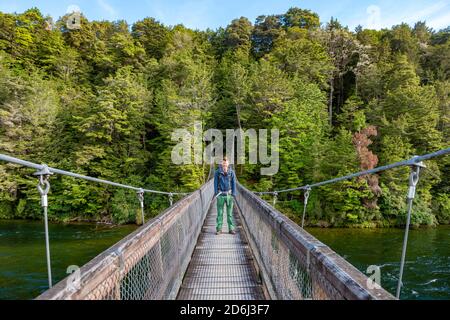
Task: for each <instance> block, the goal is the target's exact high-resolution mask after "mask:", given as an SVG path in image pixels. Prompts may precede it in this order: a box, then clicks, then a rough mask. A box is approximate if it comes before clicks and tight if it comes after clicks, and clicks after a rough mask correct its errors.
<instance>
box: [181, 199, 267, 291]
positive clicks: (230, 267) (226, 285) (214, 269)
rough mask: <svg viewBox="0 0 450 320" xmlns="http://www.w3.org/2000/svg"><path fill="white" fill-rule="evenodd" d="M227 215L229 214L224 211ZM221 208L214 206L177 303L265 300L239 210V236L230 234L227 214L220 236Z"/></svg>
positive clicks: (235, 220)
mask: <svg viewBox="0 0 450 320" xmlns="http://www.w3.org/2000/svg"><path fill="white" fill-rule="evenodd" d="M224 211H225V210H224ZM216 219H217V206H216V203H215V201H213V202H212V203H211V206H210V208H209V211H208V214H207V216H206V219H205V222H204V224H203V227H202V231H201V233H200V236H199V238H198V241H197V245H196V247H195V250H194V253H193V255H192V258H191V261H190V263H189V266H188V269H187V271H186V274H185V277H184V279H183V282H182V285H181V288H180V291H179V292H178V297H177V299H180V300H263V299H266V298H267V297H266V296H265V294H264V290H263V286H262V283H261V280H260V279H259V277H258V276H257V272H256V269H255V266H254V259H253V254H252V252H251V249H250V246H249V244H248V242H247V239H246V237H245V234H244V233H245V232H244V230H243V228H242V225H241V221H240V219H239V215H238V214H237V211H236V207H235V208H234V213H233V219H234V222H235V225H236V227H237V228H236V234H235V235H232V234H229V232H228V231H229V229H228V225H227V222H226V214H225V212H224V215H223V220H224V221H223V229H222V231H223V233H222V234H221V235H216Z"/></svg>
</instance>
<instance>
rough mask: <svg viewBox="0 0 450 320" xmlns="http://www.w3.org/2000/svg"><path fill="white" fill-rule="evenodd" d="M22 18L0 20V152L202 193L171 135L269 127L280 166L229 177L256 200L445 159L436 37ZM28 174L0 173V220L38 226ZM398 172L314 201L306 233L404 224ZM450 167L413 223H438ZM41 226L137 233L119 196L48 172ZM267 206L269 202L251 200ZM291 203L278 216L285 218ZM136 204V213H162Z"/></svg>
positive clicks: (291, 19)
mask: <svg viewBox="0 0 450 320" xmlns="http://www.w3.org/2000/svg"><path fill="white" fill-rule="evenodd" d="M47 18H48V17H44V16H43V15H42V14H41V12H40V11H39V10H38V9H36V8H32V9H29V10H27V11H25V12H23V13H17V14H6V13H0V152H1V153H5V154H9V155H12V156H16V157H19V158H22V159H25V160H30V161H34V162H40V163H47V164H49V165H51V166H55V167H59V168H62V169H65V170H70V171H74V172H77V173H80V174H87V175H91V176H94V177H99V178H104V179H109V180H113V181H116V182H119V183H127V184H132V185H136V186H142V187H147V188H150V189H160V190H166V191H191V190H195V189H196V188H198V187H199V186H200V185H201V184H203V183H204V182H205V179H206V177H207V173H208V167H207V166H206V165H198V164H191V165H182V166H178V165H174V164H173V163H172V161H171V151H172V148H173V146H174V145H175V143H176V142H175V141H172V140H171V134H172V132H173V131H174V130H175V129H181V128H184V129H186V130H187V132H189V133H191V134H192V133H193V123H194V122H196V121H198V122H201V123H202V125H203V129H204V130H206V129H208V128H219V129H227V128H242V129H244V130H245V129H250V128H252V129H256V130H257V129H272V128H274V129H275V128H276V129H279V130H280V138H281V139H280V146H279V151H280V168H279V172H278V174H277V175H275V176H261V175H260V170H259V169H260V167H261V165H259V164H257V165H255V164H244V165H240V166H238V168H237V173H238V176H239V180H240V182H242V183H243V184H245V185H247V186H249V187H250V188H251V189H254V190H275V189H284V188H290V187H296V186H300V185H305V184H311V183H313V182H317V181H321V180H325V179H330V178H334V177H338V176H341V175H345V174H349V173H352V172H356V171H359V170H365V169H372V168H374V167H375V166H379V165H386V164H389V163H392V162H396V161H400V160H404V159H408V158H410V157H412V156H414V155H417V154H425V153H428V152H433V151H436V150H439V149H442V148H446V147H448V141H449V133H450V129H449V128H450V126H449V121H450V120H449V119H450V113H449V112H450V111H449V110H450V108H449V106H450V94H449V93H450V80H449V74H450V67H449V61H450V57H449V53H450V50H449V46H450V32H449V28H446V29H443V30H440V31H434V30H432V29H430V28H429V27H427V25H426V23H424V22H421V21H419V22H417V23H416V24H415V25H414V26H413V27H411V26H409V25H408V24H405V23H403V24H400V25H396V26H393V27H392V28H390V29H383V30H380V31H377V30H368V29H363V28H362V27H358V28H357V29H356V30H355V31H354V32H353V31H350V30H349V29H348V28H347V27H345V26H343V25H341V24H340V22H339V21H338V20H336V19H331V20H330V21H328V22H327V23H325V24H321V22H320V18H319V16H318V15H317V14H316V13H314V12H312V11H309V10H305V9H301V8H291V9H289V10H288V11H287V12H286V13H284V14H273V15H265V16H259V17H257V19H256V21H255V22H254V23H252V22H251V21H249V20H248V19H247V18H245V17H240V18H238V19H234V20H232V21H231V22H230V24H229V25H228V26H226V27H224V28H219V29H217V30H206V31H199V30H191V29H188V28H186V27H184V26H183V25H177V26H173V27H168V26H165V25H164V24H162V23H160V22H158V21H157V20H155V19H153V18H145V19H143V20H141V21H137V22H136V23H134V24H133V25H132V26H129V25H128V24H127V23H126V22H125V21H116V22H110V21H89V20H88V19H87V18H86V17H84V16H82V17H81V29H79V30H71V29H68V28H67V26H66V21H67V19H68V18H69V16H68V15H66V16H63V17H62V18H60V20H59V21H57V23H56V27H55V28H53V29H52V28H49V25H48V23H47V21H46V20H47ZM31 173H32V171H30V170H28V169H26V168H22V167H19V166H16V165H11V164H4V163H3V164H0V218H3V219H11V218H33V219H39V218H41V210H40V208H39V196H38V193H37V190H36V186H35V185H36V181H35V178H33V177H32V175H31ZM408 173H409V172H408V168H402V169H397V170H389V171H386V172H383V173H380V174H379V175H375V176H374V175H372V176H365V177H360V178H358V179H353V180H349V181H345V182H341V183H338V184H333V185H327V186H323V187H321V188H318V189H314V190H313V191H312V193H311V197H310V202H309V205H308V214H307V223H308V224H310V225H320V226H360V227H373V226H392V225H402V224H404V223H405V217H406V201H405V196H406V192H407V184H408ZM449 174H450V162H449V160H448V159H447V158H441V159H437V160H433V161H427V169H425V170H423V171H422V172H421V179H420V182H419V186H418V195H417V197H416V199H415V202H414V207H413V215H412V223H413V224H415V225H435V224H438V223H450V211H449V210H450V209H449V208H450V204H449V203H450V200H449V199H450V197H449V191H450V184H449V181H450V179H449ZM51 185H52V187H51V197H50V202H51V206H50V211H49V216H50V219H52V220H55V221H75V220H88V221H104V222H113V223H136V222H137V223H139V221H140V219H141V217H140V212H139V209H140V208H139V205H138V202H137V199H136V194H135V193H134V192H131V191H127V190H122V189H117V188H113V187H106V186H103V185H98V184H93V183H87V182H86V181H82V180H78V179H73V178H68V177H61V176H53V177H52V178H51ZM265 199H266V200H269V197H266V198H265ZM302 201H303V200H302V197H301V196H300V198H298V194H280V195H279V204H277V206H278V207H279V208H280V209H281V210H283V212H285V213H287V214H288V215H289V217H292V218H293V219H294V220H295V221H299V217H301V213H302V212H303V203H302ZM167 205H168V199H167V197H166V196H162V195H148V196H146V199H145V208H146V215H147V217H149V216H154V215H156V214H158V213H159V212H161V210H162V209H164V208H165V207H167Z"/></svg>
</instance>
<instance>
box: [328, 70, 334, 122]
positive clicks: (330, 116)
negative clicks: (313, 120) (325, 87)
mask: <svg viewBox="0 0 450 320" xmlns="http://www.w3.org/2000/svg"><path fill="white" fill-rule="evenodd" d="M333 91H334V88H333V78H331V79H330V98H329V101H328V115H329V118H330V126H332V125H333Z"/></svg>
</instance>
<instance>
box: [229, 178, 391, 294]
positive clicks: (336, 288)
mask: <svg viewBox="0 0 450 320" xmlns="http://www.w3.org/2000/svg"><path fill="white" fill-rule="evenodd" d="M236 199H237V204H238V207H239V211H240V213H241V215H242V218H243V219H242V221H243V225H244V228H245V230H246V234H247V236H248V239H249V243H250V245H251V247H252V250H253V254H254V256H255V258H256V260H257V264H258V266H259V268H260V274H261V276H262V278H263V281H264V284H265V285H266V288H267V290H268V292H269V294H270V296H271V298H272V299H280V300H304V299H305V300H324V299H333V300H335V299H337V300H340V299H361V300H367V299H387V300H389V299H394V297H393V296H392V295H391V294H390V293H388V292H387V291H386V290H384V289H383V288H381V287H379V288H377V287H376V285H374V283H373V282H372V280H371V279H369V278H368V277H367V276H366V275H364V274H363V273H362V272H360V271H359V270H358V269H356V268H355V267H354V266H352V265H351V264H350V263H349V262H347V261H346V260H344V259H343V258H342V257H341V256H339V255H338V254H337V253H335V252H334V251H332V250H331V249H330V248H329V247H328V246H326V245H324V244H323V243H321V242H320V241H319V240H317V239H315V238H314V237H313V236H312V235H310V234H309V233H308V232H306V231H305V230H304V229H302V228H300V227H299V226H298V225H297V224H296V223H294V222H293V221H291V220H290V219H288V218H287V217H286V216H284V215H283V214H281V213H280V212H278V211H277V210H276V209H275V208H273V207H272V206H270V205H269V204H268V203H267V202H266V201H264V200H262V199H261V198H259V197H257V196H256V195H255V194H254V193H253V192H251V191H249V190H247V189H246V188H245V187H243V186H242V185H240V184H238V185H237V194H236Z"/></svg>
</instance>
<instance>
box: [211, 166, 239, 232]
mask: <svg viewBox="0 0 450 320" xmlns="http://www.w3.org/2000/svg"><path fill="white" fill-rule="evenodd" d="M214 195H215V196H216V197H217V223H216V234H217V235H219V234H221V233H222V223H223V206H224V204H225V203H226V205H227V223H228V229H229V232H230V233H231V234H235V233H236V232H235V231H234V229H235V227H234V225H233V219H232V215H233V197H234V196H235V195H236V179H235V174H234V171H233V170H232V169H231V168H229V164H228V160H227V158H226V157H224V158H223V160H222V165H219V168H218V169H217V170H216V172H215V174H214Z"/></svg>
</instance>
